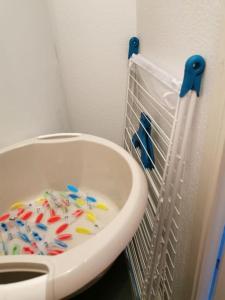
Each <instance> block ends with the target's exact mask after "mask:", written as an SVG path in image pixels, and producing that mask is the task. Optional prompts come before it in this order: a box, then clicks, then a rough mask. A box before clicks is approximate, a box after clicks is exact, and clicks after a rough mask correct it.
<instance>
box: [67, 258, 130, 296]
mask: <svg viewBox="0 0 225 300" xmlns="http://www.w3.org/2000/svg"><path fill="white" fill-rule="evenodd" d="M94 299H96V300H133V299H134V298H133V295H132V290H131V284H130V278H129V274H128V269H127V264H126V261H125V257H124V255H121V256H120V257H119V258H118V259H117V260H116V262H115V263H114V264H113V266H112V267H111V269H110V270H109V271H108V272H107V273H106V274H105V275H104V277H103V278H102V279H100V280H99V281H98V282H97V283H96V284H95V285H93V286H92V287H90V288H89V289H88V290H86V291H85V292H83V293H82V294H80V295H78V296H76V297H73V298H71V300H94Z"/></svg>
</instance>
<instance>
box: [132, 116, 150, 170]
mask: <svg viewBox="0 0 225 300" xmlns="http://www.w3.org/2000/svg"><path fill="white" fill-rule="evenodd" d="M147 132H148V134H149V135H151V120H150V118H149V117H148V116H147V115H146V114H145V113H143V112H142V113H141V117H140V126H139V129H138V131H137V132H136V133H135V134H134V135H133V137H132V143H133V145H134V147H135V148H140V150H141V161H142V163H143V165H144V167H145V168H146V169H150V170H152V169H154V163H155V156H154V149H153V143H152V141H151V139H150V137H149V136H148V134H147ZM149 157H150V158H151V159H150V158H149Z"/></svg>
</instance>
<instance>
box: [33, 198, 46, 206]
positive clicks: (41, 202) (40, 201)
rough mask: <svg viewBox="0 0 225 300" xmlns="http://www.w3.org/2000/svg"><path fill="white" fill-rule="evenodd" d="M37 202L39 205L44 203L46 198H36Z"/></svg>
mask: <svg viewBox="0 0 225 300" xmlns="http://www.w3.org/2000/svg"><path fill="white" fill-rule="evenodd" d="M35 202H36V203H37V204H39V205H42V204H43V203H44V202H45V199H44V198H38V199H36V200H35Z"/></svg>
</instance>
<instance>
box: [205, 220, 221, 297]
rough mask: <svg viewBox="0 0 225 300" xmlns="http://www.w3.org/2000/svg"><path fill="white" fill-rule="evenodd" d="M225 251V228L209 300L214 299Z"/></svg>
mask: <svg viewBox="0 0 225 300" xmlns="http://www.w3.org/2000/svg"><path fill="white" fill-rule="evenodd" d="M224 251H225V226H224V228H223V234H222V238H221V241H220V246H219V250H218V254H217V258H216V264H215V268H214V271H213V276H212V282H211V286H210V290H209V297H208V300H212V299H213V297H214V293H215V288H216V282H217V277H218V273H219V267H220V262H221V260H222V258H223V254H224Z"/></svg>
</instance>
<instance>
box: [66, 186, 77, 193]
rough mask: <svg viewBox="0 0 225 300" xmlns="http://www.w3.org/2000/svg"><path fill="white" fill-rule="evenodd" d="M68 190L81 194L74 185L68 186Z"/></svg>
mask: <svg viewBox="0 0 225 300" xmlns="http://www.w3.org/2000/svg"><path fill="white" fill-rule="evenodd" d="M67 189H68V190H69V191H71V192H72V193H78V192H79V189H78V188H76V187H75V186H74V185H72V184H68V185H67Z"/></svg>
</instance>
